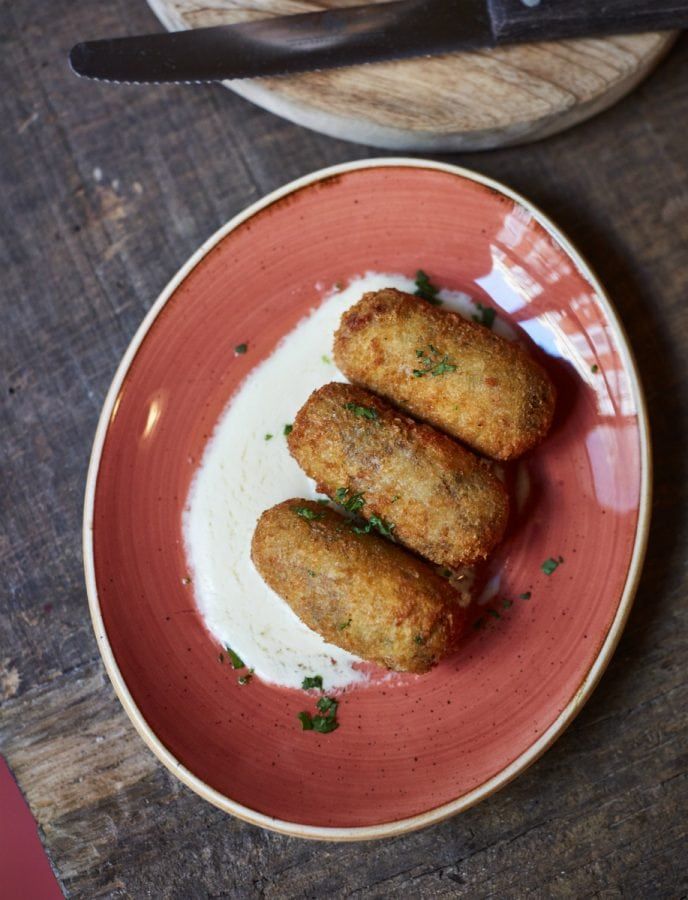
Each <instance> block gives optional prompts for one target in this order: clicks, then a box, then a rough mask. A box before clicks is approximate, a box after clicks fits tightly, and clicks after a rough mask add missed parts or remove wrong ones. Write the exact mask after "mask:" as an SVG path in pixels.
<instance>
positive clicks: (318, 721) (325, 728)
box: [311, 711, 339, 734]
mask: <svg viewBox="0 0 688 900" xmlns="http://www.w3.org/2000/svg"><path fill="white" fill-rule="evenodd" d="M336 715H337V713H336V711H335V712H334V713H332V715H327V716H313V718H312V719H311V723H312V728H313V731H317V732H318V733H319V734H329V733H330V732H331V731H335V730H336V729H337V728H339V722H338V721H337V719H336V718H335V717H336Z"/></svg>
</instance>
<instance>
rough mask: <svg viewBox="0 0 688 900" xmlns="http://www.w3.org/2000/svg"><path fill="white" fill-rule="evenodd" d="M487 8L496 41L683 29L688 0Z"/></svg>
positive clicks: (496, 4)
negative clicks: (592, 33) (592, 26)
mask: <svg viewBox="0 0 688 900" xmlns="http://www.w3.org/2000/svg"><path fill="white" fill-rule="evenodd" d="M488 6H489V10H490V18H491V21H492V32H493V35H494V39H495V42H496V43H497V44H501V43H512V42H520V41H538V40H543V41H544V40H548V41H549V40H557V39H561V38H575V37H581V36H584V35H589V34H590V33H591V32H594V33H596V34H623V33H629V32H636V31H642V30H644V29H647V31H665V30H669V29H673V28H688V0H488ZM592 23H594V25H595V27H594V28H591V24H592Z"/></svg>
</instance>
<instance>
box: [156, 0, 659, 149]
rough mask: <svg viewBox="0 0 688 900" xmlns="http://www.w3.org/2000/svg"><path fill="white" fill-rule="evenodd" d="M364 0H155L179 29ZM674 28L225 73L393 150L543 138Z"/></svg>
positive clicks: (588, 106) (593, 106) (635, 74)
mask: <svg viewBox="0 0 688 900" xmlns="http://www.w3.org/2000/svg"><path fill="white" fill-rule="evenodd" d="M360 2H361V0H318V2H313V3H309V2H306V0H148V3H149V4H150V6H151V8H152V9H153V12H154V13H155V14H156V15H157V17H158V18H159V19H160V21H161V22H162V23H163V25H165V27H166V28H168V29H170V30H179V29H183V28H201V27H203V26H207V25H222V24H229V23H234V22H247V21H251V20H257V19H261V18H265V17H267V16H270V15H287V14H290V13H298V12H311V11H313V10H316V9H322V8H325V7H327V6H354V5H357V4H359V3H360ZM675 38H676V33H675V32H672V33H668V32H665V33H653V34H639V35H626V36H623V37H612V38H604V39H602V38H600V39H585V40H575V41H560V42H557V43H540V44H528V45H519V46H514V47H506V48H500V49H498V50H485V51H481V52H477V53H452V54H448V55H445V56H437V57H432V58H425V57H420V58H418V59H408V60H400V61H394V62H382V63H369V64H367V65H364V66H351V67H350V68H345V69H330V70H328V71H321V72H308V73H305V74H303V75H292V76H288V77H286V76H285V77H280V78H258V79H252V80H248V79H247V80H241V81H231V82H226V85H227V87H229V88H231V89H232V90H233V91H236V93H238V94H241V95H242V96H243V97H246V98H247V99H248V100H251V101H253V102H254V103H257V104H258V105H259V106H262V107H264V108H265V109H268V110H270V112H273V113H276V114H277V115H279V116H283V117H284V118H286V119H290V120H291V121H292V122H296V123H297V124H299V125H304V126H305V127H307V128H313V129H314V130H316V131H321V132H323V133H324V134H329V135H331V136H332V137H338V138H344V139H346V140H350V141H356V142H358V143H362V144H370V145H372V146H375V147H384V148H387V149H394V150H432V151H451V150H483V149H488V148H490V147H501V146H508V145H510V144H519V143H524V142H526V141H532V140H536V139H538V138H542V137H546V136H547V135H550V134H555V133H556V132H557V131H561V130H562V129H564V128H569V127H570V126H571V125H575V124H576V123H578V122H582V121H583V120H584V119H587V118H589V117H590V116H592V115H595V113H598V112H600V111H601V110H603V109H606V108H607V107H608V106H611V104H612V103H615V102H616V101H617V100H619V99H620V98H621V97H623V96H624V95H625V94H627V93H628V92H629V91H630V90H631V89H632V88H634V87H635V86H636V85H637V84H638V83H639V82H640V81H641V80H642V79H643V78H644V77H645V76H646V75H647V74H648V73H649V72H650V71H651V69H652V68H653V67H654V66H655V65H656V64H657V62H658V61H659V60H660V59H661V58H662V56H663V55H664V54H665V53H666V52H667V50H668V49H669V47H670V46H671V44H672V43H673V41H674V40H675Z"/></svg>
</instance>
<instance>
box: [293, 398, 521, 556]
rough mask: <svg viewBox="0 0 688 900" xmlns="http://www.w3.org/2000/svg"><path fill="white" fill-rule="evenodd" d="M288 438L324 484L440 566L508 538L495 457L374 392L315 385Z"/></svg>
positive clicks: (319, 484)
mask: <svg viewBox="0 0 688 900" xmlns="http://www.w3.org/2000/svg"><path fill="white" fill-rule="evenodd" d="M288 442H289V450H290V451H291V454H292V456H293V457H294V458H295V459H296V461H297V462H298V464H299V465H300V466H301V468H302V469H303V470H304V472H305V473H306V474H307V475H308V476H309V477H310V478H313V479H314V480H315V481H316V482H317V489H318V491H320V492H321V493H325V494H327V495H328V496H329V497H330V498H331V499H332V500H335V501H337V502H339V503H341V504H342V505H343V506H344V507H345V508H347V509H348V510H349V511H350V512H353V513H357V514H358V515H360V516H363V518H365V519H366V520H368V521H369V522H371V523H373V525H374V526H375V527H377V528H378V530H381V531H382V532H383V533H384V534H390V533H391V536H393V537H394V539H395V540H398V541H399V542H400V543H402V544H404V545H405V546H406V547H408V548H410V549H411V550H415V551H416V552H417V553H419V554H420V555H421V556H425V557H426V558H427V559H430V560H432V561H433V562H435V563H438V564H439V565H442V566H447V567H449V568H453V567H458V566H461V565H469V564H471V563H474V562H476V561H478V560H480V559H484V558H485V557H486V556H487V555H488V553H490V551H491V550H492V549H493V548H494V546H495V545H496V544H497V543H498V541H499V540H500V538H501V537H502V534H503V532H504V528H505V526H506V521H507V517H508V513H509V503H508V499H507V494H506V491H505V490H504V488H503V487H502V484H501V482H500V481H499V479H498V478H496V476H495V475H494V474H493V473H492V472H491V471H490V470H489V468H488V464H486V463H485V462H484V461H482V460H479V459H478V458H477V457H476V456H475V455H474V454H473V453H471V452H470V451H468V450H465V449H464V448H463V447H461V446H460V445H459V444H457V443H456V441H453V440H452V439H451V438H449V437H447V436H446V435H444V434H441V433H440V432H438V431H436V430H435V429H434V428H431V427H430V426H429V425H421V424H419V423H418V422H415V421H414V420H413V419H410V418H408V416H405V415H403V414H402V413H400V412H399V411H398V410H396V409H394V408H393V407H391V406H389V404H387V403H385V402H384V401H382V400H380V399H379V398H378V397H376V396H375V395H374V394H371V393H370V392H369V391H366V390H363V389H362V388H359V387H355V386H354V385H351V384H341V383H332V384H327V385H325V386H324V387H321V388H319V389H318V390H317V391H314V392H313V393H312V394H311V396H310V397H309V399H308V400H307V401H306V403H305V404H304V406H303V407H302V408H301V409H300V410H299V412H298V414H297V416H296V419H295V420H294V426H293V430H292V432H291V434H290V435H289V437H288Z"/></svg>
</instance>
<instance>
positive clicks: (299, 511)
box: [292, 506, 325, 521]
mask: <svg viewBox="0 0 688 900" xmlns="http://www.w3.org/2000/svg"><path fill="white" fill-rule="evenodd" d="M292 509H293V510H294V512H295V513H296V515H297V516H301V518H302V519H308V520H309V521H312V520H313V519H324V518H325V513H317V512H313V510H312V509H309V507H307V506H292Z"/></svg>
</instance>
